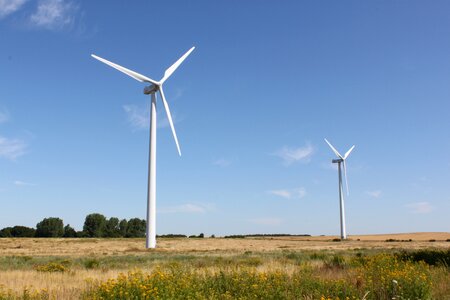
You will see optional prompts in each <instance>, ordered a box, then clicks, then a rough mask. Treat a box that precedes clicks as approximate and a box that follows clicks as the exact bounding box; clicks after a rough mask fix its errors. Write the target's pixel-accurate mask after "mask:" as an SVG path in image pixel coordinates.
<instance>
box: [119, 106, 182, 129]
mask: <svg viewBox="0 0 450 300" xmlns="http://www.w3.org/2000/svg"><path fill="white" fill-rule="evenodd" d="M122 107H123V110H124V111H125V114H126V115H127V120H128V123H130V125H131V127H133V129H134V130H146V129H149V128H150V107H149V106H137V105H134V104H126V105H123V106H122ZM171 113H172V121H173V123H174V124H176V123H178V122H179V121H180V120H179V119H178V118H177V116H176V114H174V113H173V112H171ZM157 120H158V122H157V124H156V127H157V128H165V127H169V126H170V124H169V120H168V119H167V117H166V115H165V112H163V113H160V112H158V114H157Z"/></svg>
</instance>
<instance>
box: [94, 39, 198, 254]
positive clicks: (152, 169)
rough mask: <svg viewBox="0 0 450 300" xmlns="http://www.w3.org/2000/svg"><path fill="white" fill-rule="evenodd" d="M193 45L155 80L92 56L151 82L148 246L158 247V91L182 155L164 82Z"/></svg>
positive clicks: (147, 88)
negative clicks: (161, 76)
mask: <svg viewBox="0 0 450 300" xmlns="http://www.w3.org/2000/svg"><path fill="white" fill-rule="evenodd" d="M194 49H195V47H192V48H191V49H189V51H187V52H186V53H185V54H184V55H183V56H182V57H180V58H179V59H178V60H177V61H176V62H175V63H174V64H173V65H172V66H171V67H170V68H168V69H167V70H166V72H164V76H163V78H162V79H161V80H160V81H156V80H153V79H151V78H148V77H146V76H144V75H141V74H139V73H136V72H134V71H131V70H129V69H127V68H124V67H122V66H119V65H117V64H115V63H112V62H110V61H108V60H106V59H103V58H101V57H98V56H96V55H94V54H92V55H91V56H92V57H93V58H95V59H98V60H99V61H101V62H103V63H105V64H107V65H109V66H111V67H113V68H115V69H117V70H119V71H120V72H123V73H125V74H127V75H128V76H130V77H132V78H134V79H136V80H137V81H140V82H146V83H150V85H149V86H146V87H145V88H144V94H146V95H151V111H150V145H149V148H150V149H149V160H148V189H147V228H146V243H145V246H146V247H147V248H155V247H156V93H157V92H159V94H160V95H161V99H162V103H163V105H164V108H165V110H166V113H167V120H168V121H169V125H170V128H171V129H172V134H173V138H174V140H175V144H176V146H177V150H178V154H179V155H180V156H181V150H180V145H179V144H178V139H177V134H176V132H175V127H174V126H173V121H172V115H171V114H170V109H169V104H168V103H167V101H166V97H165V96H164V91H163V84H164V82H165V81H166V80H167V79H168V78H169V77H170V76H171V75H172V73H173V72H175V70H176V69H177V68H178V67H179V66H180V65H181V63H182V62H183V61H184V60H185V59H186V57H188V55H189V54H191V52H192V51H194Z"/></svg>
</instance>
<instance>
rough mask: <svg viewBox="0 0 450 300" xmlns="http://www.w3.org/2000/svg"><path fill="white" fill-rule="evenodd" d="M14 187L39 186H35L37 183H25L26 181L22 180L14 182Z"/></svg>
mask: <svg viewBox="0 0 450 300" xmlns="http://www.w3.org/2000/svg"><path fill="white" fill-rule="evenodd" d="M14 185H17V186H37V184H35V183H29V182H24V181H21V180H16V181H14Z"/></svg>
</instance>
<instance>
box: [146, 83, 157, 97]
mask: <svg viewBox="0 0 450 300" xmlns="http://www.w3.org/2000/svg"><path fill="white" fill-rule="evenodd" d="M158 90H159V86H158V85H156V84H152V85H149V86H146V87H145V88H144V94H145V95H150V94H154V93H156V92H157V91H158Z"/></svg>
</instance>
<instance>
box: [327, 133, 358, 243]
mask: <svg viewBox="0 0 450 300" xmlns="http://www.w3.org/2000/svg"><path fill="white" fill-rule="evenodd" d="M325 142H327V144H328V146H330V148H331V150H333V152H334V154H336V156H337V157H338V159H333V160H332V162H333V163H334V164H336V163H337V164H338V172H339V207H340V212H341V215H340V216H341V239H342V240H345V239H347V232H346V231H345V208H344V195H343V193H342V190H343V188H342V171H341V163H342V166H343V168H344V175H345V186H346V188H347V196H348V194H349V193H348V181H347V167H346V166H345V160H346V159H347V157H348V156H349V155H350V153H351V152H352V151H353V148H355V145H353V146H352V147H351V148H350V149H349V150H348V151H347V152H346V153H345V155H344V156H342V155H341V154H340V153H339V152H338V151H337V150H336V148H334V147H333V145H331V144H330V142H328V141H327V139H325Z"/></svg>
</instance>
